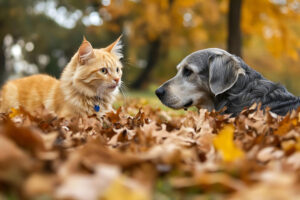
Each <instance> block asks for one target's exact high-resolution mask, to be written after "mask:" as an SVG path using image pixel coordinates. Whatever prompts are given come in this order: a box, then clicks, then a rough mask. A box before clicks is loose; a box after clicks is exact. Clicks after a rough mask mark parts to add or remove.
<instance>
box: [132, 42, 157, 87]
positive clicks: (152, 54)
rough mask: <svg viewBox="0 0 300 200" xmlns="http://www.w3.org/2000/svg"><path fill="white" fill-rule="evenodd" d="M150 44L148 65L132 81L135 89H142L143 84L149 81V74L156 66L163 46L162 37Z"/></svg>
mask: <svg viewBox="0 0 300 200" xmlns="http://www.w3.org/2000/svg"><path fill="white" fill-rule="evenodd" d="M149 46H150V47H149V51H148V55H147V59H148V60H147V65H146V67H145V68H144V69H143V70H142V72H141V73H140V74H139V76H138V77H137V79H136V80H135V81H134V82H133V83H132V85H131V87H132V88H134V89H140V88H141V87H142V86H143V84H144V83H145V82H147V81H148V79H149V75H150V73H151V71H152V69H153V68H154V67H155V65H156V63H157V61H158V58H159V49H160V46H161V40H160V38H157V39H156V40H154V41H152V42H151V43H150V45H149Z"/></svg>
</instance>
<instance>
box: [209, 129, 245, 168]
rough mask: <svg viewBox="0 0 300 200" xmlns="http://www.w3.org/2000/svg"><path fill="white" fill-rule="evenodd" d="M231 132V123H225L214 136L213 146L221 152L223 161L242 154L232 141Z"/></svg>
mask: <svg viewBox="0 0 300 200" xmlns="http://www.w3.org/2000/svg"><path fill="white" fill-rule="evenodd" d="M233 132H234V127H233V125H226V126H225V127H224V128H223V129H222V130H221V131H220V132H219V134H218V135H217V136H216V137H215V138H214V146H215V148H216V149H217V150H218V151H219V152H221V154H222V156H223V159H224V161H229V162H230V161H235V160H237V159H239V158H242V157H243V156H244V152H243V151H242V150H240V149H239V148H238V147H237V146H236V145H235V143H234V141H233Z"/></svg>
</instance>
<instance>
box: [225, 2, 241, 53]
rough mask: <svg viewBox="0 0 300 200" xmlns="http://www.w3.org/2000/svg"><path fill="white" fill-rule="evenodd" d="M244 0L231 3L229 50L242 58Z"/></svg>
mask: <svg viewBox="0 0 300 200" xmlns="http://www.w3.org/2000/svg"><path fill="white" fill-rule="evenodd" d="M241 8H242V0H230V1H229V13H228V36H227V50H228V51H229V52H230V53H232V54H235V55H237V56H240V57H242V32H241Z"/></svg>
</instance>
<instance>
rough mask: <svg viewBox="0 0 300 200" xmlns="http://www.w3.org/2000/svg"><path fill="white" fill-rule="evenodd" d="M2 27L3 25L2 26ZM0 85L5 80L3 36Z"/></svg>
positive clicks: (0, 51)
mask: <svg viewBox="0 0 300 200" xmlns="http://www.w3.org/2000/svg"><path fill="white" fill-rule="evenodd" d="M0 27H1V26H0ZM0 40H1V41H0V86H1V85H2V84H3V83H4V81H5V54H4V53H5V52H4V45H3V37H0Z"/></svg>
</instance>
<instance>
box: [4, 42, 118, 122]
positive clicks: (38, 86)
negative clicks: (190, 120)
mask: <svg viewBox="0 0 300 200" xmlns="http://www.w3.org/2000/svg"><path fill="white" fill-rule="evenodd" d="M121 48H122V46H121V43H120V38H118V39H117V40H116V41H115V42H114V43H112V44H111V45H109V46H108V47H106V48H102V49H93V47H92V45H91V44H90V43H89V42H88V41H87V40H86V39H85V38H84V40H83V42H82V44H81V46H80V47H79V49H78V51H77V52H76V53H75V55H74V56H73V57H72V59H71V61H70V62H69V63H68V65H67V66H66V67H65V69H64V71H63V73H62V75H61V78H60V80H57V79H55V78H52V77H50V76H48V75H33V76H29V77H25V78H21V79H17V80H12V81H9V82H7V83H6V84H5V85H4V86H3V89H2V92H1V98H2V103H1V107H0V112H8V111H9V110H10V109H11V108H18V107H20V106H22V107H23V108H24V109H25V110H27V111H29V112H34V111H36V110H37V109H39V108H41V107H43V108H46V109H47V110H48V111H51V112H54V113H56V114H57V115H58V116H60V117H68V118H69V117H73V116H82V115H93V114H96V115H97V116H101V115H102V114H104V113H105V112H107V111H109V110H111V109H112V106H111V105H112V103H113V102H114V100H115V96H116V94H117V93H118V91H119V90H118V89H119V86H120V82H121V76H122V64H121V62H120V58H122V54H121V52H120V50H121Z"/></svg>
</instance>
